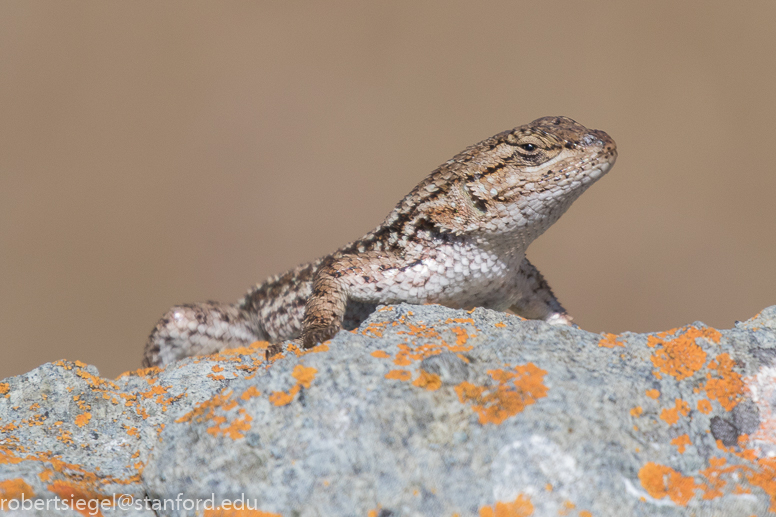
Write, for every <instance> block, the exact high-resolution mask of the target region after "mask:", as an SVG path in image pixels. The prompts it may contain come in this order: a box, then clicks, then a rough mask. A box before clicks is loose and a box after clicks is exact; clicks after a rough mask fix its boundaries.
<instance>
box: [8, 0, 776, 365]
mask: <svg viewBox="0 0 776 517" xmlns="http://www.w3.org/2000/svg"><path fill="white" fill-rule="evenodd" d="M774 51H776V3H775V2H771V1H763V2H746V3H742V2H708V1H703V2H701V1H698V2H675V1H650V2H622V1H612V2H580V1H567V2H517V1H514V2H448V1H446V2H437V3H425V2H420V3H419V2H417V1H407V2H333V1H332V2H323V3H313V2H208V3H200V2H192V1H190V0H186V1H185V2H184V1H181V2H171V1H166V2H157V1H133V2H99V1H95V2H90V3H87V2H67V3H62V2H54V1H40V2H30V1H29V0H22V1H11V0H8V1H4V2H2V4H0V347H1V348H0V349H1V350H2V355H1V356H0V357H2V359H0V377H5V376H9V375H14V374H19V373H22V372H25V371H27V370H29V369H31V368H33V367H35V366H37V365H38V364H40V363H42V362H45V361H51V360H55V359H59V358H63V357H66V358H69V359H81V360H83V361H87V362H90V363H92V364H95V365H97V366H98V367H99V369H100V371H101V372H102V373H103V374H106V375H108V376H115V375H117V374H118V373H119V372H121V371H123V370H128V369H134V368H137V367H139V361H140V357H141V351H142V347H143V345H144V342H145V338H146V336H147V334H148V332H149V331H150V330H151V328H152V327H153V325H154V324H155V322H156V320H157V319H158V318H159V317H160V316H161V315H162V313H163V312H164V311H165V310H166V309H167V308H168V307H169V306H171V305H173V304H175V303H180V302H190V301H198V300H206V299H218V300H224V301H234V300H237V299H238V298H239V297H240V296H242V294H243V292H244V291H245V290H246V289H247V288H248V287H249V286H250V285H252V284H253V283H256V282H258V281H261V280H263V279H264V278H265V277H266V276H268V275H270V274H273V273H276V272H280V271H282V270H284V269H286V268H288V267H290V266H293V265H295V264H297V263H299V262H302V261H306V260H309V259H312V258H313V257H315V256H317V255H321V254H325V253H328V252H330V251H332V250H334V249H335V248H337V247H338V246H340V245H342V244H344V243H345V242H347V241H349V240H351V239H354V238H356V237H359V236H360V235H362V234H363V233H364V232H366V231H367V230H369V229H371V228H372V227H374V226H375V225H376V224H378V223H379V222H380V221H381V220H382V218H383V217H384V216H385V215H386V214H387V213H388V212H389V211H390V209H391V208H392V207H393V205H394V204H395V203H396V202H397V201H398V200H399V199H400V198H401V197H402V196H403V195H404V194H406V193H407V192H408V191H409V190H410V189H411V188H412V187H413V186H414V185H415V184H416V183H417V182H418V181H419V180H420V179H421V178H422V177H423V176H425V175H426V174H427V173H428V172H430V171H431V170H432V169H434V168H435V167H436V166H437V165H439V164H440V163H442V162H444V161H445V160H447V159H448V158H450V157H452V156H453V155H454V154H455V153H457V152H458V151H460V150H461V149H463V148H464V147H465V146H467V145H469V144H472V143H475V142H477V141H479V140H481V139H483V138H485V137H487V136H490V135H491V134H493V133H495V132H497V131H501V130H504V129H507V128H510V127H513V126H515V125H519V124H523V123H526V122H529V121H531V120H533V119H534V118H537V117H540V116H544V115H567V116H570V117H573V118H575V119H577V120H579V121H580V122H582V123H583V124H585V125H587V126H589V127H594V128H599V129H603V130H605V131H607V132H608V133H609V134H611V135H612V136H613V138H614V139H615V140H616V141H617V143H618V145H619V150H620V158H619V161H618V163H617V166H616V167H615V168H614V169H613V171H612V172H611V173H610V174H609V175H608V176H606V177H605V178H604V179H603V180H602V181H601V182H599V183H598V184H597V185H595V186H594V187H593V188H592V189H591V190H590V191H589V192H587V193H586V194H585V195H584V196H582V198H581V199H580V200H579V201H578V202H577V203H576V204H575V206H574V207H573V208H572V209H571V210H570V211H569V213H568V214H567V215H566V216H565V217H564V218H563V219H561V220H560V222H559V223H558V224H557V225H555V226H554V227H553V228H552V229H551V230H550V231H549V232H548V233H547V234H546V235H545V236H544V237H543V238H541V239H539V241H538V242H536V243H535V244H534V245H533V246H532V248H531V250H530V252H529V256H530V257H531V259H532V260H533V262H534V263H535V264H537V265H538V267H539V269H540V270H541V271H542V272H543V273H544V274H545V276H546V277H547V278H548V279H549V282H550V284H551V285H552V286H553V288H554V289H555V291H556V294H558V296H559V297H560V299H561V300H562V302H563V303H564V304H565V305H566V307H567V308H568V309H569V311H570V312H571V313H572V314H573V315H574V316H575V318H576V321H577V322H578V323H579V324H580V325H582V327H584V328H586V329H589V330H593V331H610V332H620V331H625V330H632V331H656V330H664V329H668V328H671V327H675V326H679V325H682V324H686V323H690V322H692V321H694V320H702V321H704V322H706V323H708V324H711V325H715V326H720V327H730V326H731V325H732V324H733V321H734V320H736V319H745V318H748V317H751V316H752V315H754V314H755V313H756V312H757V311H758V310H759V309H761V308H763V307H765V306H768V305H771V304H776V275H775V274H774V259H776V239H774V221H775V220H776V207H775V206H774V194H775V193H776V174H775V173H774V170H776V161H775V160H774V147H776V144H774V141H775V139H776V123H774V121H776V93H775V92H776V89H774V84H776V63H775V62H774V61H775V59H776V58H775V57H774V54H775V52H774Z"/></svg>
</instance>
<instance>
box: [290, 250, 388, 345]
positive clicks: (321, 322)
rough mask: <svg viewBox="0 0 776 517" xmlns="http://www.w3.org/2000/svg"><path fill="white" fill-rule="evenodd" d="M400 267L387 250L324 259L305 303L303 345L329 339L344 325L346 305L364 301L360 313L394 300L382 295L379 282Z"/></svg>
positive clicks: (301, 339)
mask: <svg viewBox="0 0 776 517" xmlns="http://www.w3.org/2000/svg"><path fill="white" fill-rule="evenodd" d="M400 266H401V260H400V259H399V258H398V257H397V256H395V255H393V254H391V253H387V252H362V253H360V254H358V255H355V254H348V255H340V256H336V255H335V256H333V257H330V258H328V259H326V260H325V261H324V262H323V264H321V267H320V268H319V269H318V271H317V273H316V274H315V279H314V280H313V292H312V294H311V295H310V297H309V298H308V299H307V304H306V305H305V311H304V319H303V320H302V336H301V338H300V341H301V344H302V346H303V347H304V348H310V347H313V346H315V345H316V344H318V343H322V342H324V341H326V340H328V339H331V338H332V337H333V336H334V335H335V334H336V333H337V332H339V331H340V330H341V329H342V328H343V319H344V318H345V313H346V312H347V310H348V305H349V304H352V303H353V302H354V301H357V302H361V303H362V304H364V305H363V307H358V308H359V309H361V312H363V309H364V308H365V307H369V306H370V304H376V303H393V302H395V301H397V300H394V299H391V297H390V296H387V295H386V294H385V293H382V294H381V291H382V289H383V287H382V286H381V285H380V284H381V283H383V281H384V280H386V279H388V277H389V276H390V275H391V273H390V272H389V271H391V270H394V269H396V268H399V267H400ZM362 316H363V318H365V317H366V315H365V314H364V315H362ZM361 319H362V318H361Z"/></svg>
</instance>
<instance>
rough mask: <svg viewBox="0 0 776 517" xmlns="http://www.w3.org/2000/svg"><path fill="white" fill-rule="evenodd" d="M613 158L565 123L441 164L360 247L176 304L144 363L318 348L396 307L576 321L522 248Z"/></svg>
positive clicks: (494, 141) (511, 136) (601, 143)
mask: <svg viewBox="0 0 776 517" xmlns="http://www.w3.org/2000/svg"><path fill="white" fill-rule="evenodd" d="M616 158H617V146H616V144H615V143H614V140H612V138H611V137H610V136H609V135H608V134H606V133H605V132H603V131H600V130H594V129H587V128H586V127H585V126H583V125H581V124H579V123H578V122H576V121H574V120H572V119H570V118H568V117H543V118H539V119H536V120H534V121H533V122H531V123H529V124H525V125H522V126H518V127H515V128H514V129H511V130H507V131H503V132H501V133H498V134H496V135H494V136H492V137H490V138H488V139H486V140H483V141H482V142H480V143H478V144H475V145H473V146H470V147H468V148H466V149H465V150H464V151H462V152H461V153H459V154H457V155H456V156H454V157H453V158H452V159H450V160H448V161H447V162H445V163H443V164H442V165H441V166H439V167H438V168H437V169H436V170H434V171H433V172H432V173H431V174H430V175H428V176H427V177H426V178H425V179H424V180H423V181H421V182H420V183H419V184H418V185H417V186H416V187H415V188H414V189H413V190H412V191H411V192H410V193H409V194H407V195H406V196H405V197H404V198H403V199H402V200H401V201H400V202H399V203H398V204H397V205H396V207H395V208H394V209H393V210H392V211H391V212H390V213H389V214H388V216H387V217H386V218H385V220H384V221H383V222H382V223H381V224H380V225H379V226H377V227H376V228H375V229H374V230H372V231H370V232H369V233H367V234H366V235H364V236H363V237H362V238H361V239H358V240H356V241H354V242H351V243H350V244H347V245H345V246H343V247H342V248H340V249H339V250H337V251H335V252H334V253H332V254H330V255H328V256H325V257H323V258H320V259H318V260H315V261H313V262H311V263H309V264H303V265H300V266H298V267H296V268H294V269H291V270H290V271H287V272H286V273H283V274H281V275H276V276H273V277H270V278H269V279H267V280H266V281H264V282H263V283H261V284H258V285H256V286H254V287H253V288H252V289H250V290H249V291H248V293H247V294H246V295H245V297H244V298H242V299H241V300H240V301H238V302H237V303H236V304H221V303H217V302H212V301H211V302H204V303H197V304H188V305H178V306H175V307H173V308H171V309H170V310H169V311H168V312H167V313H166V314H165V315H164V316H163V317H162V319H161V320H160V321H159V322H158V323H157V325H156V327H155V329H154V330H153V332H152V333H151V335H150V336H149V338H148V341H147V343H146V347H145V353H144V358H143V364H144V366H163V365H165V364H168V363H170V362H173V361H175V360H178V359H181V358H184V357H187V356H192V355H205V354H211V353H215V352H218V351H220V350H223V349H226V348H233V347H239V346H246V345H248V344H250V343H252V342H255V341H268V342H270V343H274V344H279V343H282V342H284V341H287V340H295V341H296V342H297V343H298V344H299V345H300V346H302V347H304V348H310V347H313V346H315V345H316V344H318V343H322V342H324V341H326V340H328V339H330V338H332V337H333V336H334V335H335V334H336V333H337V332H338V331H339V330H340V329H343V328H344V329H353V328H356V327H357V326H358V325H359V324H360V323H361V322H362V321H364V320H365V319H366V318H367V316H368V315H369V314H370V313H371V312H372V311H374V310H375V309H376V308H377V306H378V305H387V304H393V303H399V302H407V303H413V304H425V303H436V304H441V305H445V306H448V307H452V308H464V309H470V308H473V307H486V308H490V309H495V310H499V311H506V310H509V311H511V312H513V313H516V314H518V315H520V316H522V317H524V318H527V319H538V320H544V321H546V322H548V323H550V324H553V325H574V324H573V323H572V317H571V316H570V315H569V314H568V312H567V311H566V310H565V309H564V308H563V306H562V305H561V304H560V302H559V301H558V300H557V298H556V297H555V295H554V294H553V292H552V290H551V289H550V286H549V285H548V283H547V282H546V280H545V279H544V277H543V276H542V274H541V273H540V272H539V270H538V269H536V267H534V265H533V264H531V262H530V261H529V260H528V258H526V256H525V252H526V249H527V248H528V245H529V244H531V242H533V240H534V239H536V238H537V237H539V235H541V234H542V233H544V231H545V230H546V229H547V228H549V227H550V225H552V224H553V223H554V222H555V221H557V220H558V218H559V217H560V216H561V215H563V213H565V212H566V210H567V209H568V208H569V206H570V205H571V204H572V203H573V202H574V201H575V200H576V199H577V198H578V197H579V196H580V195H581V194H582V193H583V192H584V191H585V190H586V189H587V188H588V187H590V185H592V184H593V183H594V182H595V181H596V180H598V179H599V178H601V177H602V176H603V175H605V174H606V173H607V172H608V171H609V170H610V169H611V167H612V166H613V165H614V162H615V160H616Z"/></svg>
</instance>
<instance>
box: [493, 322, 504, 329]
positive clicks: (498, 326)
mask: <svg viewBox="0 0 776 517" xmlns="http://www.w3.org/2000/svg"><path fill="white" fill-rule="evenodd" d="M493 326H494V327H496V328H499V329H503V328H506V324H505V323H503V322H501V321H499V322H498V323H496V324H495V325H493Z"/></svg>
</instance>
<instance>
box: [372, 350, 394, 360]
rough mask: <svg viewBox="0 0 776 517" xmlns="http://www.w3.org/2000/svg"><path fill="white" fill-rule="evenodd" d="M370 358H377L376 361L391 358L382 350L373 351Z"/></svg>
mask: <svg viewBox="0 0 776 517" xmlns="http://www.w3.org/2000/svg"><path fill="white" fill-rule="evenodd" d="M370 355H371V356H372V357H377V358H378V359H390V358H391V356H390V354H388V352H386V351H384V350H375V351H374V352H372V353H371V354H370Z"/></svg>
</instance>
